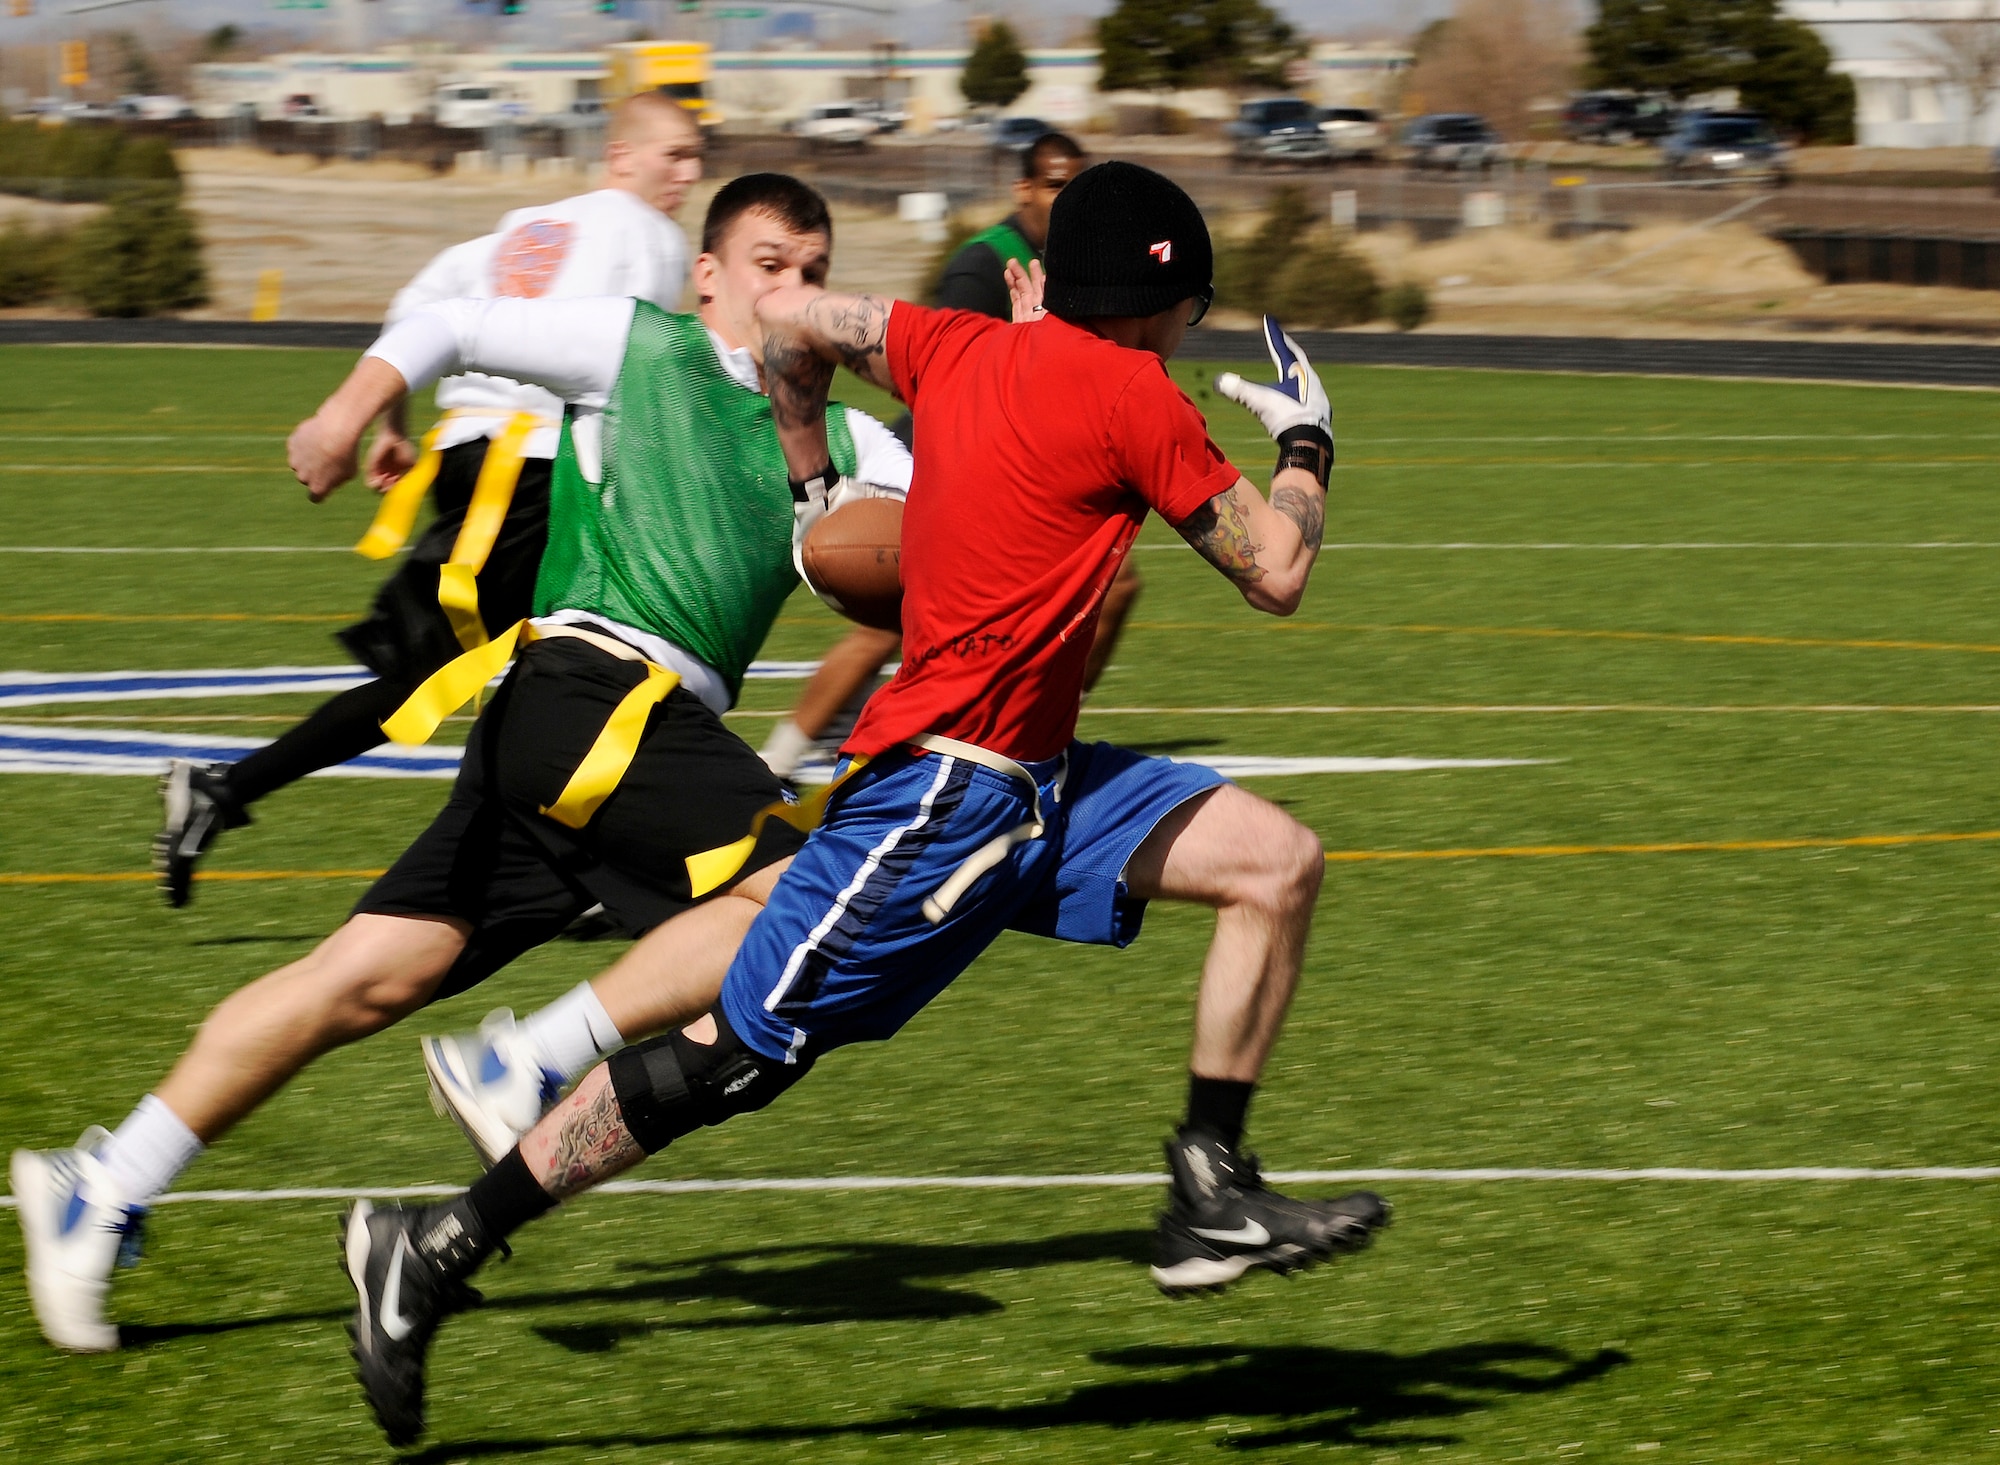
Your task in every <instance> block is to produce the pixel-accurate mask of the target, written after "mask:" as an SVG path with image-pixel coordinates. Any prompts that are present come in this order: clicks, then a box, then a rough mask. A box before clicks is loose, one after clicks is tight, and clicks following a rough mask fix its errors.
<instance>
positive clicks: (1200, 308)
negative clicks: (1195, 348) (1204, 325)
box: [1188, 285, 1215, 326]
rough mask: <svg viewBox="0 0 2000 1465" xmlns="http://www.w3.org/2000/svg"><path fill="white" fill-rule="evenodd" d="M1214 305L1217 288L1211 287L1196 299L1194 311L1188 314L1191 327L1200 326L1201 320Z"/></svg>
mask: <svg viewBox="0 0 2000 1465" xmlns="http://www.w3.org/2000/svg"><path fill="white" fill-rule="evenodd" d="M1213 304H1215V286H1213V285H1210V286H1209V287H1208V288H1207V289H1206V290H1203V291H1202V292H1201V293H1200V294H1199V295H1197V296H1195V297H1194V309H1193V310H1190V311H1189V312H1188V324H1189V325H1191V326H1198V325H1200V324H1201V318H1202V317H1203V316H1205V315H1207V314H1208V308H1209V306H1211V305H1213Z"/></svg>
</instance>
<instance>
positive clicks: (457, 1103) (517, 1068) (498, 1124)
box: [421, 1007, 564, 1169]
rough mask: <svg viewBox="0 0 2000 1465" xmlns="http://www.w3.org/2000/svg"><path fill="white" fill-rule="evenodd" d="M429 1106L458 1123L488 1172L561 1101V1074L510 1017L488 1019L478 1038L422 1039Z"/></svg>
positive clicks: (505, 1013)
mask: <svg viewBox="0 0 2000 1465" xmlns="http://www.w3.org/2000/svg"><path fill="white" fill-rule="evenodd" d="M421 1042H422V1047H423V1050H424V1072H425V1073H427V1074H429V1075H430V1081H431V1107H432V1108H434V1109H436V1110H437V1111H438V1113H440V1114H442V1115H443V1116H444V1117H445V1118H447V1119H449V1120H450V1121H451V1122H452V1123H454V1124H456V1125H457V1126H458V1127H459V1128H460V1129H461V1130H463V1131H464V1132H465V1137H466V1138H467V1139H469V1140H471V1141H472V1147H473V1148H474V1149H475V1150H477V1151H478V1152H479V1158H480V1160H481V1161H482V1162H483V1163H484V1164H485V1165H486V1167H487V1168H488V1169H491V1168H492V1167H493V1166H494V1165H497V1164H498V1163H499V1162H500V1161H501V1159H502V1158H504V1157H505V1156H506V1154H507V1152H508V1151H509V1150H511V1149H513V1148H514V1146H515V1145H516V1144H518V1143H520V1140H521V1136H522V1135H524V1134H526V1133H527V1132H528V1131H529V1130H531V1129H533V1128H534V1127H535V1121H536V1120H538V1119H540V1118H541V1117H542V1116H543V1115H544V1114H546V1113H548V1112H549V1110H550V1109H551V1108H553V1107H554V1105H555V1102H556V1100H557V1099H559V1098H561V1097H562V1091H563V1082H564V1080H563V1075H562V1074H560V1073H557V1072H555V1071H554V1070H552V1069H550V1068H549V1067H547V1066H546V1065H545V1064H544V1063H543V1062H542V1056H541V1053H540V1052H539V1051H538V1050H537V1048H536V1045H535V1044H533V1043H531V1042H530V1041H529V1040H528V1037H527V1035H526V1034H525V1033H523V1032H522V1031H521V1030H520V1029H519V1028H518V1027H516V1026H515V1025H514V1014H513V1013H512V1012H511V1011H509V1010H508V1009H507V1008H504V1007H502V1008H498V1009H496V1010H494V1011H492V1012H489V1013H487V1014H486V1021H484V1022H482V1023H481V1024H480V1025H479V1031H478V1032H476V1033H453V1034H450V1035H448V1036H446V1037H441V1038H424V1039H422V1040H421Z"/></svg>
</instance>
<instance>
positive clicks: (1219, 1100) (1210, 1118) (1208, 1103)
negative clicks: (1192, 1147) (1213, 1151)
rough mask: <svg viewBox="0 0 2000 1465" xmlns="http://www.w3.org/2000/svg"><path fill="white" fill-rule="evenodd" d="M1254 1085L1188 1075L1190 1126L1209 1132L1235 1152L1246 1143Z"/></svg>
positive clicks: (1188, 1123) (1195, 1074) (1196, 1074)
mask: <svg viewBox="0 0 2000 1465" xmlns="http://www.w3.org/2000/svg"><path fill="white" fill-rule="evenodd" d="M1256 1087H1257V1086H1256V1085H1255V1084H1252V1083H1240V1082H1238V1081H1237V1080H1235V1079H1233V1078H1203V1077H1202V1076H1201V1075H1200V1074H1198V1073H1190V1074H1189V1075H1188V1111H1187V1127H1188V1128H1189V1129H1200V1130H1206V1131H1207V1132H1208V1133H1210V1134H1212V1135H1214V1136H1215V1137H1216V1138H1217V1139H1220V1140H1221V1141H1222V1142H1223V1143H1224V1144H1226V1145H1228V1146H1229V1148H1231V1149H1232V1150H1233V1149H1235V1148H1236V1147H1237V1146H1238V1145H1240V1144H1242V1143H1243V1116H1244V1115H1246V1114H1248V1113H1249V1112H1250V1095H1251V1093H1252V1091H1253V1090H1255V1089H1256Z"/></svg>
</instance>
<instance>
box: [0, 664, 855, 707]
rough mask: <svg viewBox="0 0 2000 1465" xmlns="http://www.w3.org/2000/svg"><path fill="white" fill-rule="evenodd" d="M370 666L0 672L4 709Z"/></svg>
mask: <svg viewBox="0 0 2000 1465" xmlns="http://www.w3.org/2000/svg"><path fill="white" fill-rule="evenodd" d="M818 667H819V663H818V662H817V661H753V662H752V663H750V669H749V671H747V672H745V673H744V678H745V680H747V681H800V680H803V679H804V678H806V677H809V676H811V675H812V674H813V672H814V671H815V670H817V669H818ZM373 676H374V673H373V672H371V671H369V670H368V668H367V667H365V666H255V667H243V668H238V669H234V670H209V671H91V672H81V671H79V672H43V671H0V707H37V706H42V705H45V704H47V703H51V702H154V701H178V700H180V699H182V698H195V697H270V696H276V695H278V694H279V693H283V692H321V693H325V694H328V695H331V694H332V693H334V692H345V691H346V690H347V689H348V688H350V687H358V686H360V685H361V684H362V683H364V682H367V681H369V680H371V679H372V678H373Z"/></svg>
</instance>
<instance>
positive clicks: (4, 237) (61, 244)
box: [0, 218, 76, 306]
mask: <svg viewBox="0 0 2000 1465" xmlns="http://www.w3.org/2000/svg"><path fill="white" fill-rule="evenodd" d="M75 234H76V231H75V230H74V229H66V228H64V227H63V226H62V225H60V224H50V225H49V226H47V227H46V228H42V229H31V228H30V227H28V223H27V221H26V220H25V219H18V218H17V219H14V220H13V221H12V222H10V223H9V224H8V226H7V228H6V230H5V232H0V306H11V305H34V304H37V303H39V302H40V301H43V300H47V299H49V298H50V297H51V296H53V295H54V294H55V293H56V291H57V289H58V288H59V286H60V284H61V279H62V262H63V257H64V256H65V255H66V254H68V253H69V249H70V244H71V242H72V240H73V239H74V238H75Z"/></svg>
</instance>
